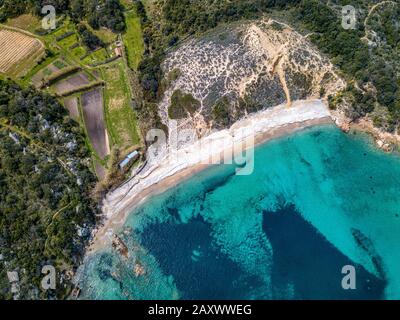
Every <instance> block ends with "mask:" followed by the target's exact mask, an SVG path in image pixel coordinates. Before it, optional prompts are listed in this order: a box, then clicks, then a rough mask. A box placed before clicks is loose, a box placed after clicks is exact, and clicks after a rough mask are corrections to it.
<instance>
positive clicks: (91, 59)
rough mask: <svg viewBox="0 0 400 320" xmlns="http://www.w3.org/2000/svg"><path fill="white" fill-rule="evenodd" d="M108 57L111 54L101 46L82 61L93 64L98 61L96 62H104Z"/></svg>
mask: <svg viewBox="0 0 400 320" xmlns="http://www.w3.org/2000/svg"><path fill="white" fill-rule="evenodd" d="M108 58H109V55H108V53H107V50H106V49H104V48H101V49H99V50H96V51H94V52H92V53H91V54H90V55H88V56H87V57H86V58H85V59H83V60H82V62H83V63H85V64H92V63H96V62H103V61H105V60H107V59H108Z"/></svg>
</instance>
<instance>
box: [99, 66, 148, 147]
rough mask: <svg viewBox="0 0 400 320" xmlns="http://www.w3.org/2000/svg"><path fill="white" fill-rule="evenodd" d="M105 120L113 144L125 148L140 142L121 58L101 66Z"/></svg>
mask: <svg viewBox="0 0 400 320" xmlns="http://www.w3.org/2000/svg"><path fill="white" fill-rule="evenodd" d="M102 75H103V79H104V80H105V81H106V87H105V90H104V99H105V112H106V122H107V127H108V130H109V134H110V136H111V142H112V144H113V145H114V146H117V147H118V148H120V149H122V150H125V149H127V148H129V147H132V146H133V145H137V144H139V143H140V138H139V136H138V130H137V124H136V115H135V113H134V111H133V110H132V106H131V105H130V94H129V88H128V85H129V82H128V79H127V76H126V73H125V70H124V64H123V62H122V60H118V61H116V62H113V63H112V64H109V65H107V66H105V67H103V68H102Z"/></svg>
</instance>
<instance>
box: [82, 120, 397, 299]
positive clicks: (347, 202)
mask: <svg viewBox="0 0 400 320" xmlns="http://www.w3.org/2000/svg"><path fill="white" fill-rule="evenodd" d="M254 166H255V170H254V173H253V174H251V175H249V176H239V175H235V167H234V166H216V167H213V168H210V169H207V170H205V171H204V172H202V173H200V174H198V175H196V176H195V177H193V178H191V179H189V180H187V181H185V182H183V183H181V184H179V186H177V187H175V188H173V189H171V190H169V191H167V192H165V193H163V194H162V195H158V196H154V197H153V198H151V199H150V200H149V201H147V202H146V203H145V204H144V205H143V206H141V207H140V208H138V209H135V210H134V212H132V214H130V216H129V217H128V220H127V221H126V223H125V226H124V229H123V230H121V233H120V236H121V238H122V239H124V241H125V242H126V243H127V245H128V247H129V249H130V256H129V258H128V259H125V258H123V257H120V256H119V255H118V254H117V253H116V252H115V251H113V250H111V249H109V250H104V251H102V252H98V253H96V254H95V255H94V256H92V257H90V258H89V259H88V260H87V261H86V263H85V264H84V266H83V270H82V276H81V283H80V285H81V286H82V289H83V290H82V297H83V298H86V299H88V298H91V299H179V298H182V299H380V298H382V299H384V298H386V299H393V298H400V250H399V249H400V217H399V216H400V200H399V192H400V158H399V157H398V156H396V155H387V154H384V153H382V152H380V151H377V150H376V149H374V147H372V146H371V143H370V141H369V140H368V139H367V138H366V137H365V136H363V135H360V134H357V135H355V134H350V135H345V134H343V133H342V132H341V131H340V130H338V129H337V128H336V127H334V126H331V125H328V126H320V127H314V128H310V129H306V130H303V131H301V132H298V133H295V134H293V135H290V136H286V137H284V138H280V139H277V140H274V141H270V142H268V143H267V144H264V145H262V146H260V147H258V148H257V149H256V152H255V158H254ZM135 264H139V265H141V266H142V267H144V269H145V271H146V274H145V275H141V276H135V273H134V266H135ZM345 265H353V266H354V267H355V269H356V289H355V290H344V289H342V287H341V281H342V278H343V277H344V275H343V274H342V273H341V270H342V267H343V266H345Z"/></svg>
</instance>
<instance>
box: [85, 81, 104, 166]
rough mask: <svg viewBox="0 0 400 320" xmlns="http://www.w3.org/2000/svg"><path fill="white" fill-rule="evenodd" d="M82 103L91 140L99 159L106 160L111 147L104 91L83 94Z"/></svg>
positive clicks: (96, 90)
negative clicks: (105, 122)
mask: <svg viewBox="0 0 400 320" xmlns="http://www.w3.org/2000/svg"><path fill="white" fill-rule="evenodd" d="M81 101H82V111H83V118H84V120H85V126H86V131H87V134H88V136H89V140H90V142H91V144H92V146H93V148H94V150H95V151H96V153H97V155H98V156H99V158H101V159H104V157H105V156H106V155H108V154H109V146H108V138H107V132H106V128H105V124H104V115H103V94H102V89H95V90H92V91H89V92H85V93H83V94H82V96H81Z"/></svg>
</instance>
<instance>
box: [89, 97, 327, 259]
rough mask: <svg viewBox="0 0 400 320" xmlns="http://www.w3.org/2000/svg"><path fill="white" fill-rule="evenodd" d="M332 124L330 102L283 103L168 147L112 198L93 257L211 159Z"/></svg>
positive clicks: (91, 249) (105, 208)
mask: <svg viewBox="0 0 400 320" xmlns="http://www.w3.org/2000/svg"><path fill="white" fill-rule="evenodd" d="M326 123H333V122H332V119H331V115H330V113H329V110H328V108H327V106H326V104H325V103H324V102H322V101H321V100H307V101H295V102H293V103H292V105H291V106H290V107H288V106H287V105H285V104H282V105H279V106H276V107H273V108H269V109H267V110H264V111H261V112H258V113H255V114H251V115H249V116H248V117H246V118H244V119H242V120H240V121H238V122H236V123H235V124H234V125H233V126H232V127H231V128H229V129H225V130H221V131H216V132H213V133H211V134H210V135H208V136H207V137H204V138H202V139H200V140H198V141H195V142H194V143H192V144H190V145H187V146H184V147H182V148H180V149H176V148H171V147H170V146H168V147H167V148H164V152H163V153H161V154H159V155H158V156H156V157H155V158H153V159H151V161H149V163H148V165H147V166H146V167H145V168H144V169H143V170H142V171H141V172H140V173H139V174H137V175H135V176H134V177H133V178H131V179H130V180H129V181H127V182H126V183H124V184H123V185H122V186H120V187H119V188H117V189H116V190H114V191H112V192H111V193H109V194H108V195H107V196H106V198H105V199H104V202H103V208H102V211H103V214H104V221H103V225H102V226H101V227H99V229H98V230H96V233H95V235H94V238H93V241H92V243H91V245H90V246H89V248H88V253H89V254H90V253H91V252H95V251H97V250H98V249H101V248H103V247H105V246H106V245H107V244H109V243H110V242H111V239H112V235H113V234H114V232H116V231H117V230H118V229H119V228H120V227H121V226H122V225H123V224H124V222H125V220H126V218H127V216H128V215H129V213H130V212H131V211H132V210H133V209H134V208H135V207H137V206H139V205H140V204H142V203H143V202H144V201H145V200H146V199H148V197H149V196H152V195H156V194H160V193H162V192H164V191H166V190H167V189H169V188H171V187H173V186H175V185H177V184H178V183H180V182H182V180H184V179H187V178H189V177H191V176H193V175H195V174H196V173H198V172H199V171H201V170H204V169H205V168H207V167H208V166H209V165H212V164H214V163H215V162H210V159H214V160H215V159H217V158H219V157H220V156H221V155H223V154H224V155H226V154H229V153H230V152H232V153H233V154H235V153H236V152H237V151H239V152H241V151H243V150H249V149H253V147H254V146H255V145H257V144H260V143H264V142H266V141H268V140H271V139H274V138H278V137H281V136H285V135H287V134H291V133H293V132H295V131H298V130H301V129H303V128H306V127H310V126H314V125H319V124H326ZM238 146H239V147H240V148H238Z"/></svg>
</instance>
